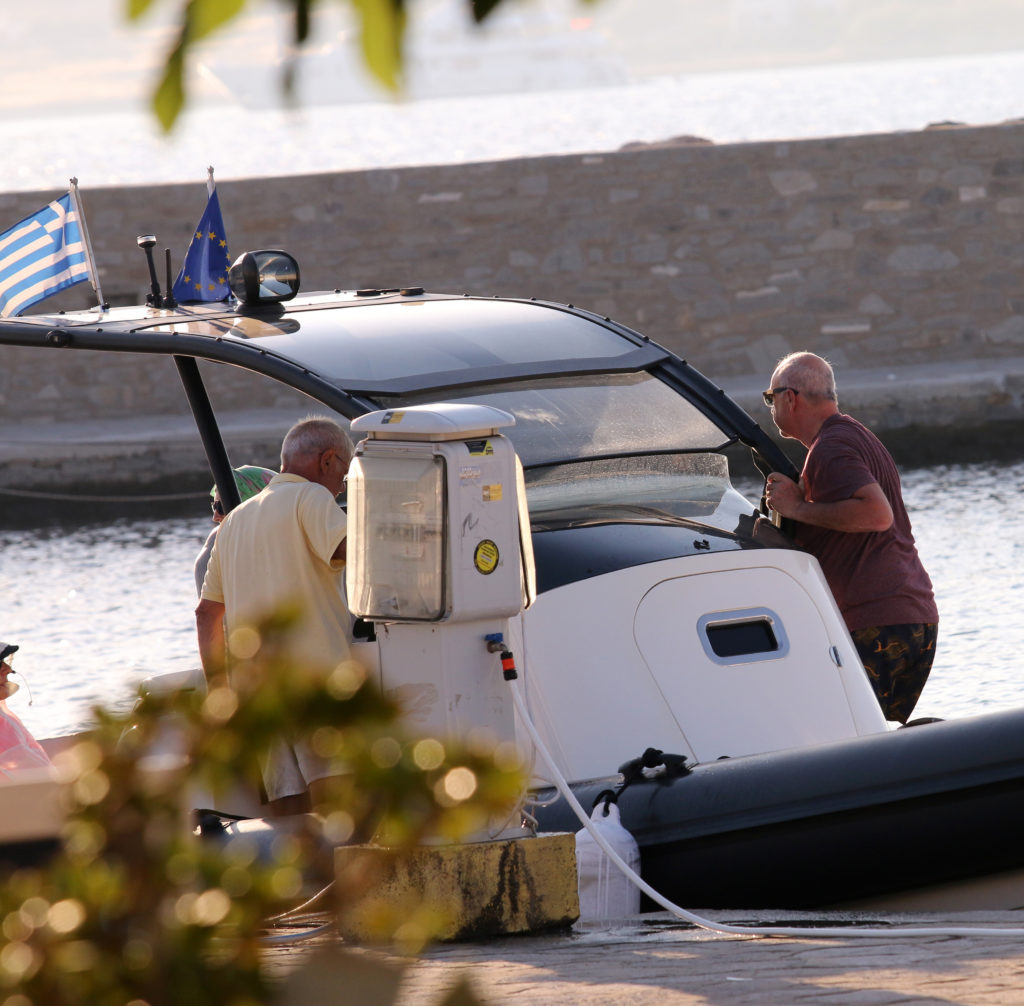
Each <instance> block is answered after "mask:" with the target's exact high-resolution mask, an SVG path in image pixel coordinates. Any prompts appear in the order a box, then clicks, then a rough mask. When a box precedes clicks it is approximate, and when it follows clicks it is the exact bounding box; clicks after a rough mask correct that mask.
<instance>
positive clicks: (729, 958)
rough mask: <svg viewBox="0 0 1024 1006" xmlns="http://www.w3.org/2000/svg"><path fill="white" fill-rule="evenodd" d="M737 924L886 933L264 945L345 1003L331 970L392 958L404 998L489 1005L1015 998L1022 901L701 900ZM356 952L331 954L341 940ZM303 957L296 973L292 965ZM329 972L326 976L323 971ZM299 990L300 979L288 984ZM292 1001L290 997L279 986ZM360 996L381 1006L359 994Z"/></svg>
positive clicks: (1021, 983)
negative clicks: (969, 907) (926, 906)
mask: <svg viewBox="0 0 1024 1006" xmlns="http://www.w3.org/2000/svg"><path fill="white" fill-rule="evenodd" d="M704 914H706V915H708V916H709V917H710V918H713V919H715V920H716V921H726V922H729V923H733V924H737V925H738V924H750V925H765V924H779V925H784V926H800V925H805V924H807V925H809V924H811V923H812V922H821V921H824V922H826V923H827V924H829V925H832V926H837V925H843V926H847V925H849V926H851V927H852V926H854V925H863V926H870V927H872V928H884V929H891V930H893V933H894V935H893V936H891V937H872V938H862V937H855V936H852V935H851V936H850V937H849V938H828V939H826V938H814V937H812V936H808V937H807V938H800V939H797V938H771V939H767V938H756V937H739V936H723V935H718V934H715V933H712V932H708V931H706V930H700V929H694V928H691V927H689V926H687V925H685V924H684V923H680V922H677V921H675V920H673V919H672V918H671V917H669V916H668V915H667V914H666V913H652V914H649V915H644V916H637V917H635V918H633V919H630V920H625V921H623V922H621V923H614V924H607V925H597V924H591V925H589V926H584V927H580V926H577V927H575V928H574V929H573V930H572V931H570V932H568V933H556V934H549V935H540V936H529V937H516V938H507V939H498V940H493V941H489V942H484V943H476V944H447V945H439V946H434V947H431V948H428V949H427V950H426V951H425V952H424V953H422V954H421V955H419V956H418V957H416V958H414V959H411V960H409V959H405V960H403V959H402V958H399V957H397V956H394V955H392V954H390V953H386V952H383V951H379V950H367V949H353V950H351V951H347V952H346V951H344V948H343V946H342V944H341V943H340V942H339V941H338V940H337V939H336V938H334V937H320V938H318V939H317V940H314V941H312V942H310V943H308V944H300V945H293V946H288V947H286V948H280V947H275V948H270V949H268V950H267V951H266V962H267V967H268V969H269V972H270V974H271V975H272V976H273V977H274V978H275V979H280V980H281V981H283V982H284V983H285V988H286V990H287V989H288V988H289V985H290V984H292V983H295V984H296V985H297V983H298V982H299V981H301V982H303V984H304V983H305V982H306V981H311V982H313V983H314V984H315V986H316V988H317V989H318V998H317V1002H318V1006H334V1004H335V1003H337V1004H341V1003H342V1002H345V1003H351V1002H354V1001H356V1000H355V999H353V998H352V994H351V993H352V986H351V984H349V983H348V982H338V981H337V980H336V979H337V975H338V974H342V973H344V971H345V970H346V968H347V967H351V968H352V970H353V973H358V972H359V970H360V964H365V963H369V962H375V963H380V964H384V965H388V966H394V967H398V968H400V969H401V975H400V977H399V979H398V981H399V989H400V994H399V998H398V1000H397V1003H398V1004H400V1006H439V1004H440V1003H441V1002H442V1001H443V1000H444V997H445V995H446V994H447V993H448V992H449V991H450V990H451V989H452V988H453V987H454V986H456V984H457V983H458V982H459V981H460V980H463V979H464V980H466V981H468V983H469V984H470V986H471V988H472V990H473V992H474V994H475V995H476V997H477V999H478V1000H479V1002H480V1003H481V1004H484V1006H497V1004H503V1003H526V1002H529V1003H536V1004H538V1006H541V1004H543V1006H570V1004H571V1006H577V1004H583V1003H586V1004H589V1006H708V1004H713V1006H792V1004H796V1003H803V1002H814V1003H820V1002H834V1003H844V1004H846V1003H856V1004H858V1006H909V1004H918V1003H943V1004H956V1006H982V1004H989V1003H991V1004H993V1006H994V1004H1000V1006H1007V1004H1017V1003H1024V953H1022V951H1024V912H1020V911H1018V912H972V913H953V914H951V915H950V916H948V917H943V916H940V915H936V914H922V915H879V914H871V915H859V914H858V915H851V914H846V913H844V914H842V915H838V914H835V913H822V914H816V913H808V912H804V913H793V912H773V913H765V912H758V913H752V912H741V911H728V912H725V911H719V912H714V913H712V912H708V913H704ZM901 926H914V927H915V928H918V927H927V928H934V929H935V930H936V933H935V935H934V936H916V937H899V936H897V935H895V933H896V932H897V931H898V929H899V928H900V927H901ZM949 926H955V927H958V928H960V927H978V929H983V928H986V927H992V928H999V929H1006V928H1014V927H1018V926H1019V927H1020V931H1021V935H1020V937H1019V938H1017V937H1013V936H985V935H982V934H981V933H979V934H978V935H977V936H948V935H944V934H943V933H942V932H941V930H942V929H943V928H945V927H949ZM343 952H344V953H350V954H351V955H352V956H351V957H345V956H342V957H341V958H340V959H338V958H336V955H337V954H339V953H343ZM307 967H308V968H310V970H309V971H308V972H307V973H306V974H305V975H304V976H303V977H302V978H301V979H299V978H298V977H297V972H299V971H300V970H301V969H303V968H307ZM328 976H331V977H333V978H334V979H335V980H329V979H328ZM291 991H292V992H293V993H297V991H298V989H297V987H296V988H293V989H291ZM285 1001H286V1003H288V1006H292V1003H293V1002H294V1003H297V1002H298V1001H299V1000H298V998H293V996H290V995H286V998H285ZM360 1006H377V1004H376V1002H373V1001H372V1000H371V999H369V998H367V999H366V1000H363V1001H361V1003H360Z"/></svg>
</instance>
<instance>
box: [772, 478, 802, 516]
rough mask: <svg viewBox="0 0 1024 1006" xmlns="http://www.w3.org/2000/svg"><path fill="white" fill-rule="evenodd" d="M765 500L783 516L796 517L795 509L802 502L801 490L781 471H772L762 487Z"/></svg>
mask: <svg viewBox="0 0 1024 1006" xmlns="http://www.w3.org/2000/svg"><path fill="white" fill-rule="evenodd" d="M764 497H765V502H766V503H767V504H768V506H769V507H770V508H771V509H772V510H774V511H776V513H778V514H780V515H781V516H783V517H793V518H796V511H797V509H799V507H800V504H801V503H803V502H804V494H803V490H802V489H801V488H800V486H798V485H797V484H796V483H795V482H794V481H793V480H792V479H791V478H789V477H788V476H786V475H783V474H782V472H772V473H771V475H769V476H768V479H767V480H766V482H765V487H764Z"/></svg>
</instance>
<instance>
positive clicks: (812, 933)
mask: <svg viewBox="0 0 1024 1006" xmlns="http://www.w3.org/2000/svg"><path fill="white" fill-rule="evenodd" d="M509 685H510V686H511V688H512V698H513V700H514V702H515V704H516V709H517V710H518V711H519V718H520V721H521V722H522V724H523V726H525V727H526V731H527V733H529V735H530V738H531V739H532V740H533V743H534V744H535V745H536V748H537V750H538V751H540V753H541V755H542V756H543V757H544V760H545V761H546V762H547V763H548V767H549V768H550V769H551V775H552V778H553V780H554V783H555V788H556V789H557V790H558V791H559V792H560V793H561V794H562V796H564V797H565V799H566V800H567V801H568V803H569V806H570V807H572V810H573V813H574V814H575V815H576V816H577V817H578V818H579V819H580V822H581V823H582V825H583V827H584V828H586V829H587V831H588V832H589V833H590V835H591V836H592V837H593V839H594V841H595V842H596V843H597V844H598V846H600V848H601V849H602V850H603V851H604V853H605V855H606V856H607V857H608V858H609V859H610V860H611V861H612V862H613V863H614V864H615V865H616V867H618V869H619V870H621V871H622V873H624V874H625V875H626V877H627V878H628V879H629V880H630V881H631V882H632V883H634V884H635V885H636V886H637V887H638V888H640V890H641V891H643V893H644V894H646V895H647V897H649V898H650V899H651V901H653V902H655V903H656V904H658V905H661V907H662V908H664V909H665V910H666V911H668V912H671V913H672V914H673V915H675V916H677V917H678V918H680V919H683V920H684V921H685V922H690V923H692V924H693V925H695V926H699V927H700V928H701V929H708V930H710V931H711V932H714V933H724V934H725V935H728V936H797V937H805V938H807V937H810V938H816V937H822V936H834V937H839V938H842V939H845V938H847V937H850V936H861V937H872V938H874V939H878V938H883V939H889V938H890V937H893V936H902V937H907V936H1003V937H1006V936H1020V935H1022V934H1024V928H1016V929H997V928H991V927H979V928H977V929H974V928H971V927H967V926H961V927H938V926H936V927H934V928H933V927H931V926H918V927H914V926H905V927H893V928H891V929H871V928H869V927H827V926H825V927H822V928H817V927H815V928H800V927H797V926H731V925H729V924H728V923H724V922H714V921H712V920H711V919H705V918H702V917H701V916H699V915H694V913H693V912H690V911H687V909H685V908H680V907H679V906H678V905H676V904H673V903H672V902H671V901H669V900H668V899H667V898H664V897H662V895H660V894H659V893H658V892H657V891H656V890H654V888H653V887H651V885H650V884H648V883H647V882H646V881H645V880H644V879H643V878H642V877H641V876H640V875H639V874H638V873H637V872H636V871H635V870H633V869H632V868H631V867H630V866H629V865H628V864H627V863H626V862H625V860H623V858H622V857H621V856H620V855H619V854H618V853H617V852H616V851H615V849H614V848H612V846H611V845H610V844H609V843H608V841H607V839H605V837H604V835H602V834H601V831H600V829H598V828H596V827H594V824H593V822H592V821H591V820H590V816H589V815H588V814H587V812H586V811H585V810H584V809H583V807H582V806H580V802H579V800H577V799H576V794H575V793H573V791H572V790H571V789H570V788H569V784H568V783H567V782H566V780H565V777H564V776H563V775H562V773H561V772H559V770H558V766H557V765H556V764H555V761H554V759H553V758H552V757H551V753H550V752H549V751H548V749H547V747H546V746H545V744H544V741H543V740H541V737H540V734H539V733H538V732H537V728H536V727H535V726H534V724H533V720H531V719H530V714H529V712H528V711H527V709H526V702H525V701H524V699H523V695H522V691H521V689H520V687H519V680H518V678H514V679H512V680H510V681H509Z"/></svg>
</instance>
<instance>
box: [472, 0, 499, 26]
mask: <svg viewBox="0 0 1024 1006" xmlns="http://www.w3.org/2000/svg"><path fill="white" fill-rule="evenodd" d="M466 3H468V4H469V10H470V13H472V15H473V20H474V21H476V23H477V24H479V23H480V22H481V21H483V19H484V18H485V17H487V15H488V14H490V13H491V11H493V10H494V8H495V7H497V6H498V4H500V3H501V0H466Z"/></svg>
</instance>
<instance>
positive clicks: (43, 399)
mask: <svg viewBox="0 0 1024 1006" xmlns="http://www.w3.org/2000/svg"><path fill="white" fill-rule="evenodd" d="M1022 150H1024V124H1019V123H1010V124H1005V125H999V126H990V127H957V128H941V129H931V130H925V131H921V132H908V133H900V134H893V135H875V136H860V137H849V138H840V139H823V140H802V141H793V142H766V143H748V144H732V145H723V146H680V147H651V148H647V149H638V150H626V151H619V152H613V153H595V154H587V155H569V156H557V157H538V158H525V159H521V160H507V161H497V162H488V163H477V164H462V165H451V166H428V167H410V168H404V169H397V170H396V169H385V170H375V171H359V172H343V173H336V174H322V175H310V176H302V177H294V178H261V179H243V180H231V179H222V180H221V181H220V183H219V186H218V190H219V194H220V201H221V206H222V209H223V212H224V218H225V224H226V227H227V230H228V239H229V244H230V248H231V252H232V255H237V254H239V253H241V252H242V251H244V250H246V249H249V248H258V247H264V248H266V247H281V248H285V249H288V250H290V251H291V252H293V254H295V255H296V256H297V258H298V259H299V262H300V266H301V269H302V277H303V288H304V289H306V290H313V289H330V288H340V289H357V288H361V287H399V286H410V285H417V286H423V287H425V288H427V289H429V290H437V291H450V292H459V293H462V292H466V293H472V294H483V295H490V294H508V295H515V296H530V297H537V298H539V299H546V300H555V301H561V302H568V303H574V304H577V305H579V306H582V307H586V308H589V309H591V310H594V311H597V312H599V313H601V314H606V315H609V316H611V317H614V318H615V319H616V320H618V321H620V322H623V323H625V324H627V325H630V326H633V327H635V328H637V329H639V330H641V331H643V332H644V333H645V334H647V335H649V336H651V337H652V338H654V339H656V340H658V341H659V342H662V343H664V344H666V345H668V346H669V347H670V348H672V349H673V350H674V351H676V352H677V353H679V354H680V355H681V356H684V357H685V358H687V359H688V360H689V361H690V362H691V363H693V364H694V365H695V366H697V367H698V368H699V369H700V370H702V371H703V372H704V373H706V374H708V375H709V376H711V377H712V378H714V379H716V380H718V381H721V382H728V381H730V380H732V379H737V378H740V377H743V376H744V375H753V374H758V375H765V374H767V373H768V372H769V371H770V370H771V367H772V365H773V364H774V362H775V361H776V360H777V359H778V358H779V357H780V356H781V355H783V354H784V353H786V352H789V351H791V350H795V349H811V350H814V351H816V352H819V353H823V354H824V355H826V356H828V357H829V358H830V359H831V360H832V361H833V363H835V364H836V365H837V368H838V369H839V371H840V378H841V375H842V370H843V368H859V367H867V366H879V367H895V366H910V367H914V366H916V365H924V364H932V365H934V364H936V363H940V362H947V363H953V364H955V363H957V362H958V361H975V362H976V361H978V360H991V361H997V362H998V361H999V360H1001V359H1006V358H1009V357H1013V356H1024V153H1022ZM197 174H199V172H197ZM53 195H54V193H52V192H46V193H17V194H7V195H0V223H3V222H6V221H11V222H13V221H15V220H17V219H19V218H20V217H21V216H24V215H25V214H27V213H29V212H31V211H33V210H34V209H36V208H38V206H39V205H41V204H42V203H44V202H46V201H47V200H48V199H50V198H53ZM83 199H84V204H85V209H86V213H87V215H88V222H89V229H90V232H91V235H92V240H93V245H94V248H95V253H96V258H97V260H98V263H99V268H100V272H101V282H102V286H103V293H104V296H105V298H106V299H107V300H108V301H109V302H110V303H112V304H118V303H122V304H123V303H132V302H136V301H138V300H139V299H140V298H144V296H145V293H146V292H147V289H148V283H149V279H148V272H147V269H146V266H145V260H144V257H143V255H142V253H141V252H140V251H139V250H138V249H137V247H136V244H135V237H136V235H137V234H139V233H142V232H153V233H156V235H157V238H158V244H157V249H158V251H159V250H161V249H162V248H163V247H164V246H169V247H171V248H172V249H173V250H174V254H173V262H174V268H175V270H176V269H177V267H178V265H179V264H180V261H181V258H182V256H183V254H184V249H185V247H186V246H187V243H188V240H189V237H190V234H191V230H192V228H193V226H194V225H195V222H196V221H197V220H198V218H199V215H200V214H201V212H202V209H203V206H204V205H205V199H206V191H205V186H204V184H203V180H202V179H201V178H200V179H197V182H196V183H195V184H191V185H180V184H176V185H161V186H153V187H139V188H109V189H92V190H90V189H89V188H85V189H84V190H83ZM159 261H160V274H161V282H163V265H162V257H160V259H159ZM88 303H89V299H88V297H87V296H86V293H85V290H84V288H83V287H81V286H80V287H77V288H74V289H72V290H70V291H66V292H65V293H63V294H61V295H59V296H58V297H55V298H52V299H51V300H50V301H49V302H46V303H44V304H43V305H40V306H41V307H43V308H44V309H46V310H56V309H58V308H61V307H66V308H69V309H70V308H75V307H81V306H86V305H87V304H88ZM85 362H88V363H89V364H90V365H89V366H85V365H84V363H85ZM91 363H92V361H83V356H82V354H78V353H72V352H67V353H60V352H54V353H52V354H51V353H44V354H39V353H35V352H33V351H29V350H19V349H11V348H0V414H2V415H5V416H6V417H7V418H8V419H9V420H11V419H13V420H15V421H18V420H21V419H26V418H32V417H39V418H43V417H48V416H50V415H52V414H53V411H54V409H55V407H56V406H57V405H58V404H59V405H60V407H61V408H62V409H72V410H78V411H80V413H81V414H82V415H83V416H91V417H96V418H102V417H111V416H117V415H126V414H135V413H138V412H144V411H151V412H156V413H160V412H179V411H181V410H182V409H183V407H184V406H183V402H182V401H181V395H180V391H179V388H178V385H177V379H176V375H175V374H174V371H173V367H172V366H171V365H170V363H169V361H166V366H165V367H164V366H157V365H156V364H155V363H154V361H153V360H151V359H146V358H142V357H140V358H138V359H119V360H118V359H114V358H113V357H106V358H105V359H104V360H103V361H101V363H102V366H93V365H91ZM157 363H159V364H161V365H163V364H164V363H165V361H157ZM215 369H217V370H221V369H223V368H215ZM214 384H215V391H216V394H217V396H218V401H219V403H220V404H221V405H222V407H229V408H231V407H239V408H240V407H253V405H254V404H260V405H272V404H274V403H273V402H265V401H262V400H261V401H260V402H258V403H254V402H253V400H252V390H251V386H250V382H249V380H248V378H246V377H245V376H244V375H239V374H225V375H224V376H223V377H222V378H221V379H218V380H216V381H214Z"/></svg>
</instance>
